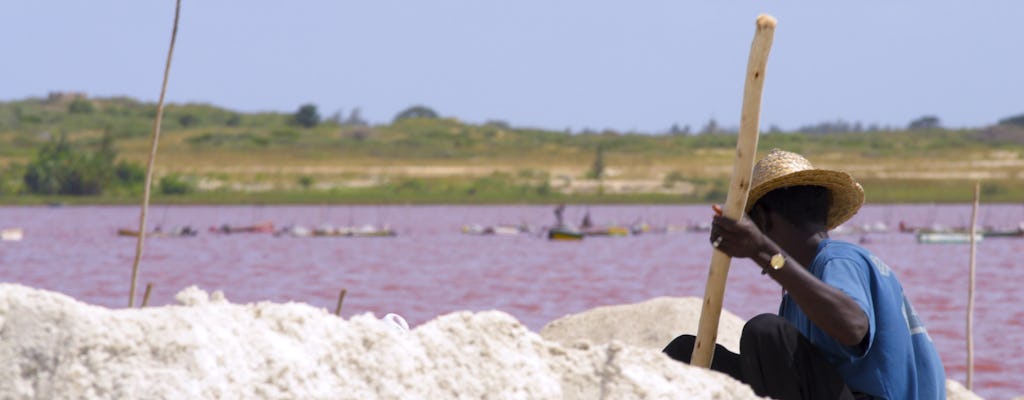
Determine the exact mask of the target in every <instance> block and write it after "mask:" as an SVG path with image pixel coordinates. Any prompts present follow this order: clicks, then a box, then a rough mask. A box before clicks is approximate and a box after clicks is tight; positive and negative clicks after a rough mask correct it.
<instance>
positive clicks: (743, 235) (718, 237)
mask: <svg viewBox="0 0 1024 400" xmlns="http://www.w3.org/2000/svg"><path fill="white" fill-rule="evenodd" d="M712 209H713V210H714V211H715V214H716V215H715V217H714V219H713V220H712V222H711V236H710V237H709V240H710V241H711V245H712V246H714V247H715V248H717V249H718V250H719V251H721V252H723V253H725V254H728V255H729V256H730V257H734V258H752V257H755V256H757V255H758V252H759V251H760V250H761V249H763V248H764V247H765V244H766V242H767V240H768V239H767V238H766V237H765V236H764V233H762V232H761V230H760V229H757V226H755V225H754V223H753V222H751V221H750V219H749V218H741V219H740V220H739V221H736V220H734V219H731V218H729V217H726V216H724V215H722V211H721V210H722V209H721V208H720V207H717V206H712Z"/></svg>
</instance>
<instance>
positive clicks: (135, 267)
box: [128, 0, 181, 308]
mask: <svg viewBox="0 0 1024 400" xmlns="http://www.w3.org/2000/svg"><path fill="white" fill-rule="evenodd" d="M180 16H181V0H177V2H176V3H175V6H174V26H173V28H172V30H171V46H170V48H169V49H168V50H167V64H166V65H165V66H164V81H163V84H162V85H161V86H160V100H159V101H157V103H156V120H155V121H153V136H152V137H151V138H150V144H149V161H148V163H147V164H146V184H145V186H144V187H143V191H142V211H141V212H140V213H139V236H138V240H137V241H136V242H135V260H134V261H133V262H132V284H131V289H129V291H128V307H129V308H130V307H134V306H135V283H136V282H138V278H139V261H140V260H142V243H143V242H145V239H146V211H147V210H148V209H149V192H150V187H151V186H152V185H153V164H154V163H156V145H157V143H158V142H159V139H160V122H161V121H162V120H163V117H164V95H166V94H167V77H168V76H169V75H170V74H171V58H172V56H173V55H174V41H175V39H177V37H178V18H179V17H180Z"/></svg>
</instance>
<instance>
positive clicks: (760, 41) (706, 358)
mask: <svg viewBox="0 0 1024 400" xmlns="http://www.w3.org/2000/svg"><path fill="white" fill-rule="evenodd" d="M774 36H775V18H773V17H772V16H770V15H766V14H762V15H759V16H758V17H757V29H756V30H755V31H754V41H753V43H751V45H750V58H748V59H747V76H746V82H745V83H744V87H743V109H742V113H741V115H740V133H739V138H738V139H737V142H736V161H735V164H734V165H733V171H732V179H731V181H730V182H729V194H728V196H727V197H726V198H725V210H723V215H725V216H726V217H729V218H732V219H736V220H739V219H740V218H742V217H743V211H744V209H745V208H746V205H747V194H748V193H749V191H750V175H751V174H752V173H753V169H754V155H755V154H756V153H757V136H758V129H759V124H760V118H761V92H762V90H763V89H764V74H765V67H766V66H767V64H768V53H769V52H770V51H771V48H772V39H773V38H774ZM731 260H732V258H731V257H729V256H728V255H726V254H725V253H722V252H721V251H718V250H717V249H715V250H713V252H712V255H711V267H710V268H709V271H708V281H707V285H706V286H705V287H704V304H703V307H702V308H701V311H700V322H699V324H698V325H697V342H696V343H695V344H694V346H693V355H692V356H691V358H690V364H691V365H696V366H700V367H704V368H709V367H711V358H712V357H713V356H714V352H713V350H714V348H715V340H717V339H718V319H719V317H720V316H721V315H722V299H723V297H724V296H725V281H726V276H727V275H728V274H729V263H730V262H731Z"/></svg>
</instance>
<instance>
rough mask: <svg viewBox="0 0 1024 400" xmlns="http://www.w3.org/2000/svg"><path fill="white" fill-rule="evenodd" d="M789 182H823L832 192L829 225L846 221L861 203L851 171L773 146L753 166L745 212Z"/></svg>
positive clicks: (806, 184)
mask: <svg viewBox="0 0 1024 400" xmlns="http://www.w3.org/2000/svg"><path fill="white" fill-rule="evenodd" d="M790 186H823V187H825V188H827V189H828V190H829V191H831V192H832V204H830V205H829V210H828V221H826V225H828V229H833V228H835V227H837V226H839V225H841V224H842V223H843V222H846V220H848V219H850V217H852V216H853V215H854V214H856V213H857V210H859V209H860V206H861V204H864V188H862V187H861V186H860V184H859V183H857V181H855V180H853V177H852V176H850V174H848V173H846V172H842V171H832V170H827V169H816V168H814V166H813V165H811V162H810V161H807V159H806V158H804V157H803V156H801V155H799V154H796V153H791V152H788V151H784V150H779V149H772V151H771V152H769V153H768V155H767V156H765V157H764V158H762V159H761V161H758V162H757V165H755V166H754V173H753V178H752V179H751V182H750V194H749V195H747V212H750V209H751V208H753V207H754V203H757V200H759V199H760V198H761V197H762V196H764V195H766V194H768V192H771V191H772V190H775V189H779V188H785V187H790Z"/></svg>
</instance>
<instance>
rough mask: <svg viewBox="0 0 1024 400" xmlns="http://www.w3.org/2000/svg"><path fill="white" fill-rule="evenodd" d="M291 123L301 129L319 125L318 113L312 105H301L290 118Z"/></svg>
mask: <svg viewBox="0 0 1024 400" xmlns="http://www.w3.org/2000/svg"><path fill="white" fill-rule="evenodd" d="M292 122H294V123H295V124H296V125H299V126H301V127H303V128H312V127H314V126H317V125H318V124H320V113H319V112H317V110H316V105H314V104H303V105H302V106H300V107H299V110H298V111H296V112H295V114H294V115H293V116H292Z"/></svg>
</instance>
